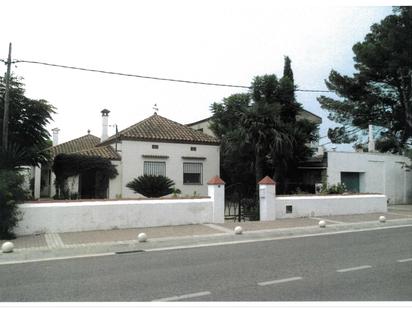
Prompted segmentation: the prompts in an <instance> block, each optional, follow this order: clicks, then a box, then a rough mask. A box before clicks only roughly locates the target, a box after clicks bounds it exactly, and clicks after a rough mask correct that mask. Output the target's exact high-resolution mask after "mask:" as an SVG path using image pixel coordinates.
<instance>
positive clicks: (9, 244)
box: [1, 241, 14, 253]
mask: <svg viewBox="0 0 412 309" xmlns="http://www.w3.org/2000/svg"><path fill="white" fill-rule="evenodd" d="M13 249H14V244H13V243H12V242H11V241H6V242H5V243H4V244H3V245H2V246H1V251H2V252H3V253H10V252H13Z"/></svg>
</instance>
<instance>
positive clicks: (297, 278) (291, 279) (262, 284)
mask: <svg viewBox="0 0 412 309" xmlns="http://www.w3.org/2000/svg"><path fill="white" fill-rule="evenodd" d="M302 279H303V278H302V277H291V278H285V279H279V280H273V281H265V282H259V283H258V285H260V286H265V285H272V284H278V283H283V282H290V281H296V280H302Z"/></svg>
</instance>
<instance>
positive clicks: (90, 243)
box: [0, 205, 412, 263]
mask: <svg viewBox="0 0 412 309" xmlns="http://www.w3.org/2000/svg"><path fill="white" fill-rule="evenodd" d="M381 215H384V216H385V217H386V219H387V222H386V223H385V224H383V223H380V222H379V220H378V219H379V216H381ZM319 220H325V221H326V224H327V228H326V229H321V228H319V226H318V223H319ZM402 224H412V205H396V206H390V207H389V208H388V212H387V213H374V214H362V215H345V216H327V217H316V218H294V219H278V220H275V221H267V222H260V221H247V222H233V221H228V222H226V223H223V224H195V225H181V226H166V227H150V228H133V229H115V230H108V231H87V232H70V233H51V234H39V235H28V236H21V237H18V238H16V239H14V240H12V241H13V243H14V245H15V250H14V252H13V253H8V254H5V253H0V263H2V262H4V261H6V262H7V261H12V260H21V261H23V260H30V259H35V258H42V257H50V258H51V257H63V256H68V255H82V254H92V253H104V252H114V251H125V250H126V251H127V250H136V249H137V250H147V249H156V248H157V249H159V248H164V247H174V246H191V245H199V244H210V243H216V242H227V241H238V240H239V239H240V238H239V237H242V238H241V239H245V240H253V239H257V240H258V239H262V238H265V237H281V236H290V235H303V234H308V233H309V234H313V233H323V232H325V231H328V232H330V231H344V230H353V229H362V228H375V227H377V228H379V227H384V226H391V225H402ZM238 225H240V226H242V228H243V231H244V233H243V235H242V236H238V235H234V232H233V229H234V227H235V226H238ZM141 232H144V233H146V234H147V236H148V241H147V242H146V243H139V242H138V241H137V235H138V234H139V233H141ZM0 243H3V241H1V240H0Z"/></svg>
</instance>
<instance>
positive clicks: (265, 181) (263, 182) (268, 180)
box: [258, 176, 276, 185]
mask: <svg viewBox="0 0 412 309" xmlns="http://www.w3.org/2000/svg"><path fill="white" fill-rule="evenodd" d="M258 185H276V182H275V181H274V180H273V179H272V178H270V177H269V176H265V177H264V178H263V179H261V180H260V181H259V182H258Z"/></svg>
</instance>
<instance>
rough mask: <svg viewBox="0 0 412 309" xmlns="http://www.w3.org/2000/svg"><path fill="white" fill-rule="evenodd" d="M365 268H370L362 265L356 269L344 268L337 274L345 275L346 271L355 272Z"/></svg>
mask: <svg viewBox="0 0 412 309" xmlns="http://www.w3.org/2000/svg"><path fill="white" fill-rule="evenodd" d="M366 268H372V266H370V265H362V266H357V267H351V268H344V269H338V270H337V272H338V273H345V272H347V271H355V270H361V269H366Z"/></svg>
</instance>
